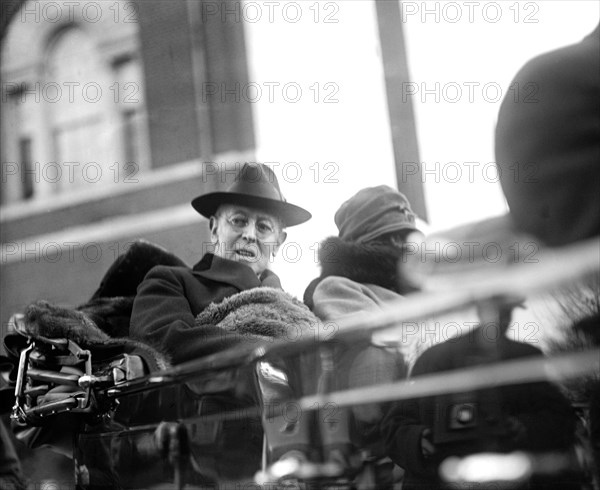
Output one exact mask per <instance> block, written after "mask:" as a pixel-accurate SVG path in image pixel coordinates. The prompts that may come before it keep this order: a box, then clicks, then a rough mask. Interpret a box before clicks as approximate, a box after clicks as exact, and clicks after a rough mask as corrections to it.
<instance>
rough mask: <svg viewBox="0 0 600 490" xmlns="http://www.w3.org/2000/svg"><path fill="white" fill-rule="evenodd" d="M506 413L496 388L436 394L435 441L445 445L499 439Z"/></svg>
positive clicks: (433, 431) (433, 439) (433, 433)
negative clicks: (503, 410) (503, 412)
mask: <svg viewBox="0 0 600 490" xmlns="http://www.w3.org/2000/svg"><path fill="white" fill-rule="evenodd" d="M502 420H503V414H502V408H501V403H500V399H499V396H498V394H497V392H496V391H495V390H483V391H479V392H471V393H457V394H452V395H444V396H439V397H436V398H435V400H434V424H433V430H432V442H433V443H434V444H436V445H443V444H449V443H456V442H466V441H471V440H476V439H477V440H484V439H490V438H493V439H497V438H498V437H501V436H502V435H503V433H504V428H503V427H504V424H503V423H502Z"/></svg>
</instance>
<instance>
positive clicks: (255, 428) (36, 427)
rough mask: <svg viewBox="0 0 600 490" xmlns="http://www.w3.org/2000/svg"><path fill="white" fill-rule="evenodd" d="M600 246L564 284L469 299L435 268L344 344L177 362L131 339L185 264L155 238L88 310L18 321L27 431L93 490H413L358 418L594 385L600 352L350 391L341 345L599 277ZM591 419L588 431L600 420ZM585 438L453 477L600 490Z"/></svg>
mask: <svg viewBox="0 0 600 490" xmlns="http://www.w3.org/2000/svg"><path fill="white" fill-rule="evenodd" d="M596 245H597V243H596V244H592V246H589V244H588V245H587V246H586V247H587V248H586V247H584V248H583V249H581V248H577V250H567V251H564V252H561V253H562V254H563V255H560V254H559V255H560V256H558V260H560V259H564V258H566V257H568V258H569V261H568V263H569V267H568V268H559V270H555V271H554V272H553V273H551V274H546V275H543V276H542V275H540V273H539V268H536V267H530V266H529V265H528V264H521V265H519V266H517V267H515V268H513V269H511V270H510V271H498V272H497V273H494V275H493V277H490V276H489V275H486V277H485V278H482V279H481V280H479V281H472V280H470V282H469V284H470V286H469V287H468V288H448V287H445V286H444V287H437V285H438V284H443V283H444V280H446V279H448V277H450V276H447V275H446V272H447V271H445V270H442V272H441V273H440V270H436V271H431V270H429V271H428V274H430V275H433V276H435V277H434V279H435V284H436V288H434V291H432V292H429V293H420V294H416V295H414V296H413V297H411V298H407V299H405V300H404V301H402V303H401V304H398V305H390V307H389V308H388V309H386V310H384V311H381V312H378V313H371V314H365V315H357V316H354V317H352V318H348V319H345V320H344V321H341V322H340V323H339V325H338V326H339V328H338V329H337V331H336V334H335V335H333V336H325V337H323V338H318V339H316V340H315V339H314V338H312V339H299V340H298V341H295V342H290V341H286V340H282V339H276V338H275V339H271V340H269V341H265V340H264V339H256V340H255V341H251V342H250V341H246V342H241V343H240V344H239V345H237V346H234V347H232V348H230V349H228V350H226V351H223V352H219V353H215V354H214V355H211V356H208V357H204V358H202V359H198V360H195V361H191V362H188V363H185V364H180V365H177V366H170V365H169V364H168V362H167V361H166V360H165V359H164V358H163V357H162V356H161V354H160V353H158V352H156V351H155V350H154V349H152V347H150V346H146V345H144V344H142V343H140V342H136V341H133V340H131V339H128V338H127V336H126V327H123V325H127V319H128V313H130V308H131V301H132V296H133V294H135V293H134V290H135V285H136V283H137V282H138V280H139V278H141V277H143V275H144V274H145V271H146V270H148V268H149V267H151V266H152V265H155V264H156V263H157V261H158V262H159V263H165V261H166V262H167V263H170V262H171V261H172V260H173V258H172V257H170V256H168V254H167V255H164V254H163V252H162V251H160V250H158V251H157V250H156V249H155V248H154V247H153V246H151V245H149V244H144V243H140V244H139V248H138V249H137V250H130V251H129V252H128V254H129V256H126V257H121V258H120V259H119V260H118V261H117V263H116V264H115V266H113V267H112V268H111V270H110V271H109V272H108V273H107V276H106V277H105V278H104V280H103V282H102V285H101V286H100V288H99V290H98V291H97V292H96V294H95V295H94V297H93V298H92V299H91V300H90V302H89V303H87V304H86V305H82V306H81V307H78V308H74V309H65V308H60V307H57V306H54V305H50V304H48V303H45V302H38V303H35V304H33V305H31V306H30V307H29V308H28V309H27V311H26V312H25V313H24V314H17V315H14V316H13V318H12V320H11V326H10V333H9V334H8V335H7V336H6V337H5V339H4V342H5V348H6V350H7V352H8V353H9V357H11V358H12V360H13V361H14V364H15V366H16V369H15V370H14V372H13V374H12V382H13V384H14V395H15V400H14V408H13V410H12V420H13V430H14V431H15V433H16V434H17V437H18V438H19V439H21V440H22V441H23V442H25V443H27V444H28V445H29V446H31V447H37V446H41V445H50V446H52V447H53V448H55V449H56V450H57V451H61V452H63V453H65V454H69V455H70V456H71V457H72V459H73V463H74V469H75V475H76V484H77V487H78V488H81V489H107V488H123V489H134V488H136V489H138V488H140V489H141V488H156V489H158V488H161V489H162V488H164V489H171V488H173V489H174V488H177V489H180V488H192V489H193V488H196V489H209V488H211V489H223V490H225V489H229V488H231V489H236V490H237V489H246V488H248V489H250V488H262V489H267V488H269V489H273V490H275V489H279V488H303V489H312V488H315V489H316V488H328V489H357V490H358V489H365V490H366V489H378V488H390V489H391V488H401V481H402V469H401V468H399V467H397V466H395V465H393V463H392V462H391V461H390V460H389V458H386V457H385V454H382V453H381V451H380V450H379V449H378V448H377V447H375V446H373V445H369V444H364V445H361V443H360V442H357V438H356V437H355V434H353V427H354V425H353V423H352V407H356V406H360V405H364V404H366V403H386V402H390V401H394V400H399V399H411V398H418V397H422V396H445V395H447V394H448V393H455V394H460V393H463V392H471V391H472V390H475V389H479V388H485V387H486V386H489V385H494V386H501V385H507V384H514V383H525V382H533V381H540V380H550V381H562V380H568V379H577V378H581V377H584V376H589V375H592V376H593V375H597V373H599V372H600V352H599V351H598V350H597V349H596V350H591V351H586V352H577V353H575V354H567V355H565V356H560V357H553V358H548V359H543V360H540V359H537V360H530V361H526V363H525V364H523V362H524V361H519V362H521V364H518V363H510V362H509V363H503V364H501V365H498V366H496V365H493V366H489V367H487V366H486V368H485V369H481V368H477V369H476V370H466V371H465V372H460V373H454V376H448V375H447V374H445V373H440V374H436V375H433V376H430V377H429V378H430V379H427V380H425V382H422V383H419V384H418V385H415V384H414V383H412V382H411V381H397V382H394V383H389V384H386V385H380V386H369V387H366V388H364V389H360V390H356V389H355V390H339V389H338V387H337V385H336V381H335V373H336V371H337V369H339V366H337V365H336V349H337V348H338V347H339V343H340V342H342V343H360V342H369V341H370V339H371V336H372V335H373V333H375V332H377V331H379V330H384V329H385V330H388V331H389V330H390V328H397V329H398V328H402V327H401V325H402V323H403V322H410V321H415V320H416V319H419V318H426V317H428V316H431V315H435V314H441V313H447V312H451V311H455V310H458V309H461V308H466V307H470V306H473V305H475V304H477V303H479V302H481V301H484V300H486V301H489V300H490V298H501V297H502V296H503V295H506V294H509V292H510V294H514V292H515V290H518V291H517V292H521V293H523V294H527V293H530V292H535V291H539V290H543V289H545V288H548V287H552V286H555V285H557V284H561V283H564V282H568V281H572V280H575V279H578V278H581V277H582V276H587V275H589V274H590V272H592V273H594V272H595V273H597V270H595V269H594V270H592V269H593V268H594V267H596V268H597V263H595V261H594V251H593V247H594V246H596ZM133 254H135V256H136V257H135V260H134V261H133V262H134V265H135V267H133V265H132V263H131V259H132V257H133ZM565 254H566V255H565ZM140 257H142V258H141V259H140ZM148 257H151V259H149V260H148ZM157 257H158V258H157ZM554 259H556V257H554ZM554 259H553V260H554ZM140 260H141V262H142V263H143V264H142V265H141V266H140ZM132 267H133V268H132ZM453 273H454V272H453ZM436 274H437V276H436ZM123 275H125V276H126V277H127V281H128V282H127V285H126V286H123V280H122V279H120V278H119V277H120V276H123ZM433 276H432V277H433ZM135 277H137V278H138V279H135ZM132 278H133V279H132ZM444 278H445V279H444ZM471 279H472V277H471ZM515 285H518V286H515ZM123 287H124V288H125V289H121V288H123ZM123 328H125V330H123ZM246 340H247V339H246ZM515 372H516V373H518V374H515ZM469 383H470V384H469ZM461 406H463V408H464V407H467V408H469V407H471V408H472V407H473V404H471V403H470V402H467V403H464V404H463V405H461ZM468 411H469V410H466V411H464V410H462V411H460V413H458V412H457V413H458V415H457V418H456V420H458V425H456V424H455V427H454V428H455V429H456V430H457V433H458V434H459V437H460V433H461V430H463V431H464V428H465V427H468V428H470V429H473V425H472V424H469V423H468V422H469V421H467V424H466V425H465V424H464V423H463V422H461V420H462V419H463V418H464V417H467V418H468V416H469V413H467V412H468ZM584 412H585V411H584ZM584 412H582V413H583V415H582V427H583V428H584V429H585V427H586V426H585V423H584V422H586V421H587V420H588V419H589V413H584ZM461 424H462V425H461ZM475 429H476V428H475ZM463 433H464V432H463ZM452 437H455V436H452ZM584 439H585V441H584V442H583V443H582V445H581V447H580V448H578V449H577V448H575V450H574V452H573V453H572V454H571V455H568V456H565V457H563V459H558V460H556V459H555V460H553V461H554V463H551V464H548V461H545V462H544V460H543V459H540V458H539V457H536V456H534V455H528V454H512V455H506V454H497V455H494V454H487V455H473V457H482V458H484V459H483V460H479V461H478V463H477V465H478V467H479V468H482V467H488V468H493V467H495V468H500V470H499V471H489V472H488V475H487V476H486V475H485V474H484V475H482V474H481V472H471V473H469V464H471V466H472V464H473V462H472V461H471V460H469V461H466V460H465V461H454V462H453V464H454V466H452V468H453V469H452V471H450V472H447V474H446V475H445V478H446V480H447V481H448V484H449V485H454V486H452V488H471V487H472V485H473V484H476V483H481V482H482V481H488V482H489V481H491V482H494V485H496V486H495V487H494V488H517V487H515V486H514V485H515V481H517V482H518V481H524V480H526V478H528V476H530V475H531V474H533V473H535V472H546V473H548V472H552V471H553V470H556V469H557V468H558V469H560V468H563V469H564V467H567V466H568V467H570V469H571V470H573V471H574V472H576V473H578V474H580V475H582V481H584V482H585V483H583V485H584V486H583V487H582V488H586V487H585V485H587V488H590V489H592V488H595V487H594V485H598V479H597V476H594V474H595V472H596V471H597V469H596V468H595V466H594V465H595V464H596V463H595V462H594V458H593V449H590V448H591V446H590V440H589V438H584ZM596 443H597V442H596ZM508 456H510V457H511V458H513V459H508ZM485 458H488V459H485ZM465 459H468V458H465ZM462 463H464V465H463V466H461V464H462ZM482 465H483V466H482ZM486 465H487V466H486ZM561 465H562V466H561ZM502 468H504V469H502ZM515 468H521V469H522V471H521V473H518V474H515V472H514V471H513V470H514V469H515ZM511 485H512V486H511Z"/></svg>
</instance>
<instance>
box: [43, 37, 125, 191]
mask: <svg viewBox="0 0 600 490" xmlns="http://www.w3.org/2000/svg"><path fill="white" fill-rule="evenodd" d="M45 75H46V76H45V81H44V84H45V87H44V95H45V97H44V98H45V100H46V102H47V107H48V113H49V121H50V127H51V133H52V144H53V148H54V158H55V159H56V163H57V164H58V165H59V166H60V169H61V170H60V173H61V178H60V179H59V180H58V182H56V183H55V184H56V185H55V186H54V190H55V191H58V192H60V191H64V189H66V188H69V187H74V188H80V187H84V186H98V185H105V184H109V183H111V182H113V181H114V180H115V179H113V178H112V176H111V175H110V174H111V170H110V166H111V164H112V163H113V162H116V161H118V160H119V159H120V157H121V152H120V151H119V150H120V149H121V148H120V144H119V143H120V141H119V132H118V131H119V123H120V121H119V120H118V112H117V111H116V110H115V107H114V106H115V103H114V101H113V99H112V94H111V90H110V87H111V85H112V83H111V82H112V78H113V77H112V73H111V67H110V66H108V65H107V64H106V63H104V62H103V60H102V59H101V58H100V56H99V53H98V52H97V50H96V47H95V46H94V43H93V42H92V40H91V39H90V38H89V37H88V36H87V35H86V34H85V33H84V32H83V31H81V30H80V29H77V28H69V29H67V30H65V31H63V32H61V33H60V34H59V35H58V36H57V38H56V39H55V41H54V43H53V44H52V46H51V48H50V51H49V53H48V58H47V64H46V74H45ZM53 98H54V99H53Z"/></svg>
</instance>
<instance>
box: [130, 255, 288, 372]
mask: <svg viewBox="0 0 600 490" xmlns="http://www.w3.org/2000/svg"><path fill="white" fill-rule="evenodd" d="M261 286H269V287H274V288H278V289H281V284H280V282H279V278H278V277H277V275H275V274H274V273H273V272H271V271H269V270H267V271H265V272H264V273H263V274H262V276H261V277H260V278H259V277H258V276H257V275H256V274H255V273H254V271H253V270H252V269H251V268H250V267H248V266H247V265H244V264H241V263H239V262H234V261H231V260H228V259H223V258H221V257H218V256H216V255H213V254H210V253H209V254H206V255H204V257H203V258H202V260H201V261H200V262H198V263H197V264H196V265H195V266H194V267H193V268H192V269H189V268H188V267H168V266H157V267H154V268H153V269H151V270H150V272H148V274H147V275H146V277H145V279H144V281H143V282H142V283H141V284H140V285H139V287H138V292H137V296H136V298H135V301H134V303H133V312H132V314H131V335H132V336H133V337H135V338H137V339H140V340H143V341H145V342H148V343H149V344H151V345H153V346H155V347H156V348H158V349H159V350H160V351H161V352H164V353H165V354H167V355H168V356H169V357H170V359H171V361H172V362H173V364H178V363H181V362H185V361H189V360H192V359H197V358H199V357H202V356H205V355H209V354H213V353H214V352H217V351H221V350H223V349H225V348H227V347H230V346H231V345H233V344H234V343H235V340H236V339H235V338H234V337H233V336H229V335H227V334H226V333H225V332H224V331H223V329H222V328H219V327H217V326H216V325H215V326H210V325H209V326H206V327H205V328H202V329H201V330H200V329H198V328H195V327H194V320H195V319H196V316H197V315H198V314H199V313H201V312H202V311H204V309H205V308H206V307H207V306H208V305H210V304H211V303H219V302H221V301H222V300H223V299H225V298H228V297H230V296H232V295H234V294H237V293H239V292H241V291H245V290H248V289H252V288H257V287H261Z"/></svg>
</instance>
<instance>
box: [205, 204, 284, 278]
mask: <svg viewBox="0 0 600 490" xmlns="http://www.w3.org/2000/svg"><path fill="white" fill-rule="evenodd" d="M210 234H211V240H212V242H213V243H214V244H215V245H216V247H215V255H218V256H219V257H222V258H224V259H229V260H233V261H235V262H242V263H244V264H246V265H247V266H249V267H250V268H251V269H252V270H253V271H254V272H255V273H256V275H258V276H260V275H261V274H262V273H263V272H264V271H265V269H266V268H267V265H268V264H269V259H270V258H271V257H274V256H275V254H276V253H277V250H279V247H280V246H281V244H282V243H283V242H284V241H285V238H286V233H285V232H284V231H283V229H282V224H281V223H280V221H279V220H278V219H277V218H276V217H275V216H273V215H272V214H269V213H268V212H266V211H262V210H260V209H256V208H248V207H245V206H238V205H236V204H224V205H222V206H219V209H218V210H217V213H216V216H213V217H212V218H211V219H210Z"/></svg>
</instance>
